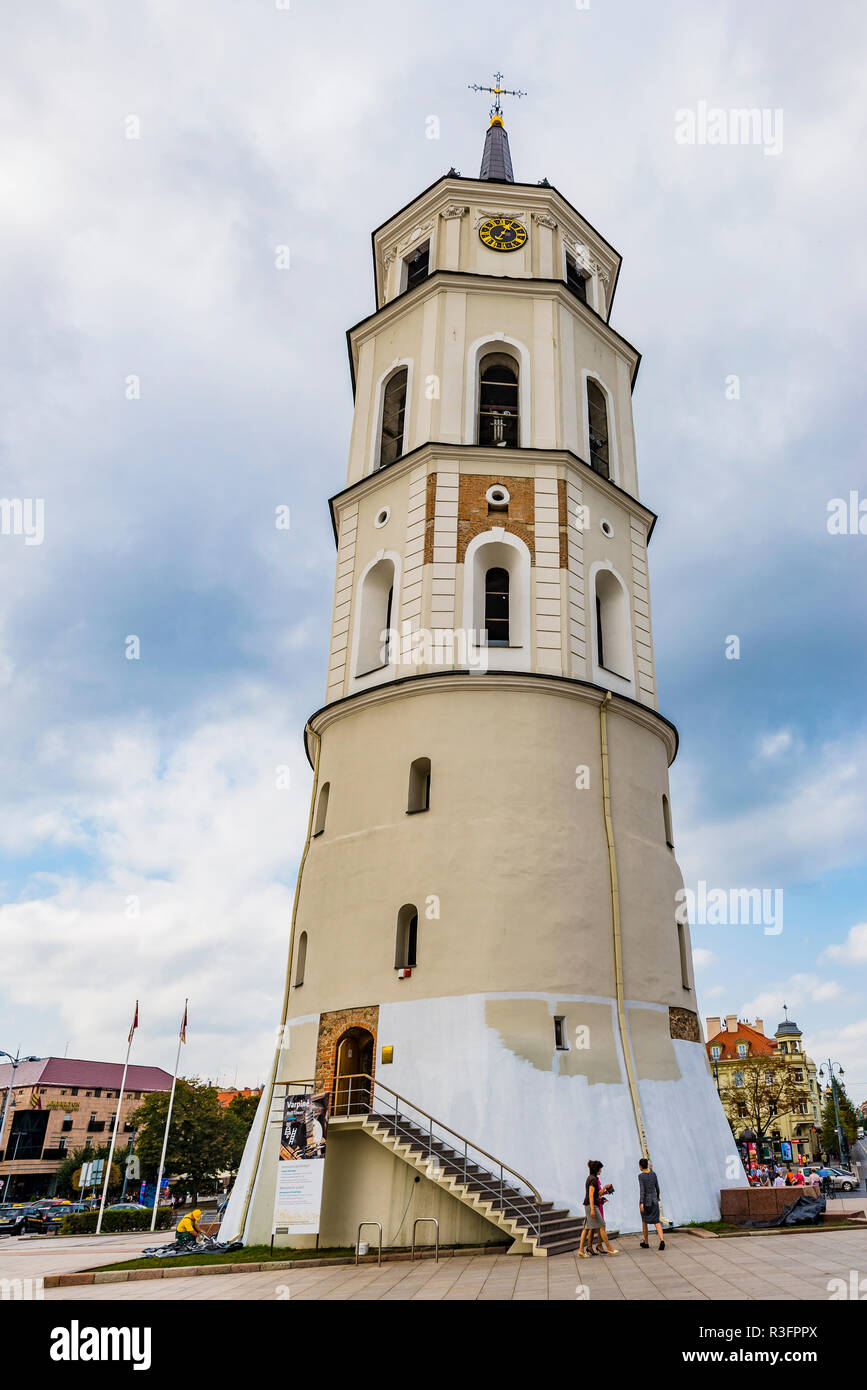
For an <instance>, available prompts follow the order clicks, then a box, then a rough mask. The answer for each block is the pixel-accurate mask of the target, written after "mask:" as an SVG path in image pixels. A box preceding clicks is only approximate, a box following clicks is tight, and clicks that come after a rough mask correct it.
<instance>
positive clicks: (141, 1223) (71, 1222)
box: [60, 1207, 175, 1236]
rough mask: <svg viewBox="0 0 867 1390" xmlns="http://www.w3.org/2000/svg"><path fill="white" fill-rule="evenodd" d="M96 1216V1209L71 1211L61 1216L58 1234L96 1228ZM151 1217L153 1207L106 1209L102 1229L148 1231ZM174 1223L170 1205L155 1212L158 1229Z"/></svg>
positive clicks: (74, 1233)
mask: <svg viewBox="0 0 867 1390" xmlns="http://www.w3.org/2000/svg"><path fill="white" fill-rule="evenodd" d="M98 1216H99V1212H98V1211H79V1212H72V1213H71V1214H70V1215H69V1216H65V1217H64V1218H63V1224H62V1225H61V1227H60V1234H61V1235H62V1236H80V1235H87V1234H88V1233H91V1232H93V1231H95V1230H96V1222H97V1218H98ZM152 1217H153V1207H139V1208H138V1210H137V1211H106V1212H103V1217H102V1229H103V1231H105V1232H106V1233H108V1232H111V1231H149V1230H150V1228H151V1218H152ZM174 1224H175V1223H174V1216H173V1214H172V1209H171V1207H164V1208H163V1209H161V1210H160V1211H159V1212H158V1213H157V1230H158V1231H167V1230H169V1229H170V1227H172V1226H173V1225H174Z"/></svg>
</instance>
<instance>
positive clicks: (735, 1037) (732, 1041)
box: [706, 1014, 822, 1163]
mask: <svg viewBox="0 0 867 1390" xmlns="http://www.w3.org/2000/svg"><path fill="white" fill-rule="evenodd" d="M706 1022H707V1037H708V1041H707V1051H708V1056H709V1058H710V1062H711V1070H712V1072H713V1075H714V1079H715V1080H716V1082H717V1086H718V1088H719V1091H720V1096H721V1097H722V1099H723V1104H724V1106H725V1109H726V1112H727V1114H728V1115H729V1118H730V1121H731V1123H732V1128H733V1132H734V1134H735V1136H736V1137H737V1138H739V1137H740V1135H741V1133H743V1131H744V1130H746V1129H749V1128H752V1127H753V1126H752V1124H751V1121H753V1120H754V1115H753V1114H752V1113H751V1110H752V1106H751V1104H750V1101H749V1099H748V1098H747V1096H746V1092H745V1088H744V1081H745V1075H746V1070H747V1069H750V1070H752V1066H751V1064H754V1063H755V1061H756V1059H761V1058H763V1057H767V1058H768V1059H769V1060H770V1061H771V1062H772V1065H773V1072H772V1073H770V1074H772V1075H773V1076H774V1077H776V1076H778V1075H779V1069H780V1066H781V1065H782V1066H783V1067H784V1068H785V1072H786V1074H787V1075H788V1077H789V1079H790V1086H789V1087H788V1090H789V1092H790V1093H791V1095H792V1097H793V1099H794V1103H795V1108H794V1109H793V1110H790V1111H785V1112H784V1111H783V1109H782V1107H779V1109H780V1113H779V1114H777V1115H776V1116H769V1120H768V1125H767V1131H766V1135H765V1142H764V1143H763V1149H762V1153H761V1154H758V1153H754V1152H751V1154H750V1157H753V1156H755V1158H756V1159H757V1161H759V1162H764V1161H770V1160H774V1161H776V1162H780V1163H788V1162H792V1163H797V1162H798V1161H799V1160H800V1159H803V1160H807V1161H809V1160H818V1159H819V1157H820V1153H821V1144H820V1131H821V1107H822V1097H821V1093H820V1090H819V1082H818V1079H817V1075H816V1065H815V1063H814V1062H813V1061H812V1059H811V1058H810V1057H808V1056H807V1055H806V1053H805V1052H804V1048H803V1041H802V1035H801V1030H800V1028H799V1027H798V1025H797V1023H795V1021H794V1019H791V1018H789V1017H788V1015H787V1016H786V1017H785V1018H784V1019H783V1022H782V1023H780V1024H779V1025H778V1027H777V1030H776V1032H775V1034H774V1036H773V1037H772V1038H770V1037H768V1036H766V1034H765V1031H764V1027H765V1025H764V1021H763V1020H762V1019H761V1018H757V1019H755V1020H754V1021H753V1022H752V1023H746V1022H744V1021H743V1020H740V1019H738V1016H737V1014H726V1016H725V1019H724V1020H722V1019H721V1018H708V1019H707V1021H706ZM772 1085H773V1086H774V1088H776V1083H772ZM796 1092H797V1094H796ZM739 1093H741V1094H743V1095H744V1099H743V1100H739V1099H738V1095H739ZM786 1146H788V1148H787V1147H786Z"/></svg>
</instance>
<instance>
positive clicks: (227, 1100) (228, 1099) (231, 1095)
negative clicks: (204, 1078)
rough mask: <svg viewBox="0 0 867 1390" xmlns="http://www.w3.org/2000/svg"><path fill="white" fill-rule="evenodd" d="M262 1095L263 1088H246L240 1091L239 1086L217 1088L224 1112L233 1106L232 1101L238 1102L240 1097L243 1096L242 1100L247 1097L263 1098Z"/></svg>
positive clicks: (218, 1098)
mask: <svg viewBox="0 0 867 1390" xmlns="http://www.w3.org/2000/svg"><path fill="white" fill-rule="evenodd" d="M261 1094H262V1087H261V1086H253V1087H250V1086H245V1087H244V1088H243V1090H239V1089H238V1087H237V1086H227V1087H225V1088H221V1087H218V1088H217V1100H218V1101H219V1102H220V1105H221V1106H222V1108H223V1109H224V1110H226V1109H228V1107H229V1106H230V1105H231V1104H232V1101H233V1100H236V1099H237V1097H238V1096H241V1097H242V1098H245V1099H246V1097H248V1096H261Z"/></svg>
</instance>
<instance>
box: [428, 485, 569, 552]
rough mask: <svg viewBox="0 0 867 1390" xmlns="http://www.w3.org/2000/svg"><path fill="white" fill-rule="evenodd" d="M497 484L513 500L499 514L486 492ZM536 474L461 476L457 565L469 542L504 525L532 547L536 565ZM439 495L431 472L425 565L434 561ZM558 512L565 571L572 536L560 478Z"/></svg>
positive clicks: (563, 488)
mask: <svg viewBox="0 0 867 1390" xmlns="http://www.w3.org/2000/svg"><path fill="white" fill-rule="evenodd" d="M494 483H502V484H503V486H504V487H507V488H508V490H509V496H510V498H511V500H510V502H509V506H508V508H507V509H506V510H503V511H500V510H498V509H496V508H490V507H489V506H488V502H487V498H486V497H485V493H486V492H487V490H488V488H489V487H492V486H493V484H494ZM535 491H536V478H535V474H533V475H532V476H530V477H528V478H512V477H507V476H502V477H501V476H499V475H497V476H495V475H494V474H490V475H479V474H477V473H464V474H462V475H461V478H460V484H459V489H458V547H457V563H458V564H459V565H462V564H463V563H464V556H465V554H466V550H467V546H468V545H469V543H470V541H471V540H473V539H474V538H475V537H476V536H478V535H480V534H481V533H482V532H483V531H490V530H491V528H492V527H493V526H502V527H503V529H504V530H505V531H511V532H512V534H513V535H515V536H520V538H521V540H522V541H524V543H525V544H526V545H527V546H528V547H529V551H530V559H531V562H532V564H534V565H535V563H536V545H535V533H534V531H533V526H534V524H535V520H536V517H535V511H536V507H535V502H536V497H535ZM436 492H437V475H436V473H430V474H429V475H428V480H427V509H426V510H427V515H426V518H425V538H424V562H425V564H426V565H430V564H432V563H433V560H434V528H435V523H436ZM557 511H558V522H559V526H558V530H559V540H560V545H559V552H560V568H561V569H565V568H566V566H567V564H568V550H567V538H568V534H569V525H568V515H567V509H566V483H565V481H564V480H563V479H562V478H560V479H558V481H557Z"/></svg>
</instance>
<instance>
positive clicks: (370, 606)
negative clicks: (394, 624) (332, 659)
mask: <svg viewBox="0 0 867 1390" xmlns="http://www.w3.org/2000/svg"><path fill="white" fill-rule="evenodd" d="M393 599H394V562H393V561H392V560H387V559H383V560H379V561H378V562H377V564H375V565H374V566H373V567H372V568H371V569H369V570H368V571H367V574H366V575H365V576H364V581H363V583H362V586H361V616H360V619H359V625H358V659H357V662H356V671H355V674H356V676H366V675H368V674H369V673H370V672H371V671H378V670H379V669H380V667H382V666H387V665H388V664H389V661H390V660H391V636H390V634H391V610H392V602H393Z"/></svg>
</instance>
